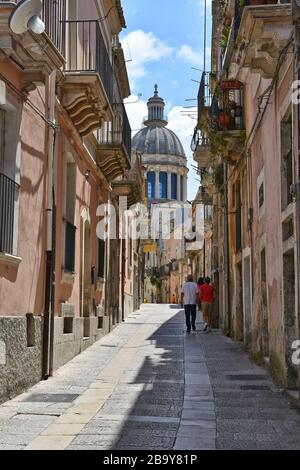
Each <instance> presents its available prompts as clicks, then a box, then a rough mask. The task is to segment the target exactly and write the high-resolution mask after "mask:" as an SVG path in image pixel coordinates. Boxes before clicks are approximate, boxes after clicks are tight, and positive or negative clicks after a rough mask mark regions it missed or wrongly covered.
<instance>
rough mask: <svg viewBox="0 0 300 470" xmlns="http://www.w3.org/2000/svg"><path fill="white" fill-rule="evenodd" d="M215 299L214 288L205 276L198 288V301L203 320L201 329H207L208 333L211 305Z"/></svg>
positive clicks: (211, 316) (210, 324) (210, 321)
mask: <svg viewBox="0 0 300 470" xmlns="http://www.w3.org/2000/svg"><path fill="white" fill-rule="evenodd" d="M215 300H216V289H215V288H214V287H213V286H212V285H211V279H210V278H209V277H206V278H205V282H204V284H203V285H202V286H201V288H200V301H201V306H202V313H203V319H204V322H205V325H204V330H203V331H207V332H208V333H210V332H211V329H212V323H213V305H214V301H215Z"/></svg>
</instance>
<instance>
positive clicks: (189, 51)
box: [177, 44, 203, 66]
mask: <svg viewBox="0 0 300 470" xmlns="http://www.w3.org/2000/svg"><path fill="white" fill-rule="evenodd" d="M177 57H178V58H179V59H182V60H184V61H185V62H187V63H189V64H191V65H195V66H196V65H198V66H199V65H201V64H202V63H203V55H202V54H200V52H198V51H195V50H194V49H193V48H192V47H190V46H188V45H186V44H184V45H183V46H181V48H180V49H179V51H178V52H177Z"/></svg>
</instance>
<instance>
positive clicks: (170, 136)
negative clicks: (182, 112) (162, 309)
mask: <svg viewBox="0 0 300 470" xmlns="http://www.w3.org/2000/svg"><path fill="white" fill-rule="evenodd" d="M164 108H165V103H164V100H163V99H162V98H161V97H160V96H159V95H158V86H157V85H155V90H154V95H153V97H152V98H150V99H149V101H148V116H147V117H146V118H145V119H144V123H143V124H144V126H143V128H142V129H141V130H140V131H139V132H138V133H137V134H136V135H135V136H134V138H133V148H134V149H136V150H137V151H138V152H139V153H140V154H141V155H142V163H143V166H144V167H145V168H146V173H147V200H148V210H149V215H150V217H152V221H153V220H154V218H155V214H158V213H159V212H160V211H163V213H164V214H165V216H166V218H167V219H166V226H168V227H167V231H168V235H167V237H166V238H167V239H164V237H163V228H162V225H163V221H161V222H158V226H157V227H156V228H157V233H156V234H154V235H153V233H151V232H152V230H153V226H154V224H153V222H152V226H150V227H149V232H150V233H149V236H150V238H152V241H151V240H150V244H149V243H146V244H145V245H146V246H145V251H146V252H145V255H146V256H145V258H146V259H145V267H146V272H145V273H146V280H145V300H146V301H147V302H150V303H154V302H157V303H166V304H169V303H173V301H174V302H178V301H179V297H180V286H181V285H182V278H183V272H182V269H181V262H182V263H183V262H184V258H185V256H184V238H183V236H182V235H183V234H182V233H180V234H179V235H180V237H178V236H176V224H174V223H173V227H172V222H171V217H169V216H170V212H172V211H175V212H176V211H178V210H179V211H180V210H181V211H182V207H183V204H184V203H185V202H186V200H187V175H188V169H187V159H186V156H185V152H184V149H183V146H182V144H181V142H180V140H179V139H178V137H177V136H176V135H175V134H174V132H173V131H172V130H170V129H169V128H168V127H166V126H167V124H168V120H167V117H166V116H165V115H164ZM159 217H164V216H163V215H160V216H158V218H159ZM174 217H175V216H174ZM150 225H151V224H150ZM154 228H155V227H154ZM165 229H166V227H165ZM181 230H182V229H181ZM153 243H154V245H153ZM149 246H150V248H149Z"/></svg>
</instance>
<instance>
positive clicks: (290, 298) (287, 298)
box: [283, 249, 299, 389]
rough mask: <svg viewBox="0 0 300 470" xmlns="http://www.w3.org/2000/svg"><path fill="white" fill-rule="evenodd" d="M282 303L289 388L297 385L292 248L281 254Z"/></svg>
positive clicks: (294, 284)
mask: <svg viewBox="0 0 300 470" xmlns="http://www.w3.org/2000/svg"><path fill="white" fill-rule="evenodd" d="M283 303H284V328H285V355H286V367H287V386H288V388H290V389H297V388H298V385H299V384H298V371H297V366H295V365H294V364H293V362H292V343H293V342H294V341H295V339H297V328H296V318H297V317H296V276H295V253H294V250H293V249H292V250H289V251H287V252H286V253H284V255H283Z"/></svg>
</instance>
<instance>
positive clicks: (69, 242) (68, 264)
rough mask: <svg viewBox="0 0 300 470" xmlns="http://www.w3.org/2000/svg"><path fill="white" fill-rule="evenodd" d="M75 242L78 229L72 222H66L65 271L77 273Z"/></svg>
mask: <svg viewBox="0 0 300 470" xmlns="http://www.w3.org/2000/svg"><path fill="white" fill-rule="evenodd" d="M75 242H76V227H75V226H74V225H73V224H71V223H70V222H66V241H65V270H66V271H68V272H70V273H74V272H75Z"/></svg>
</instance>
